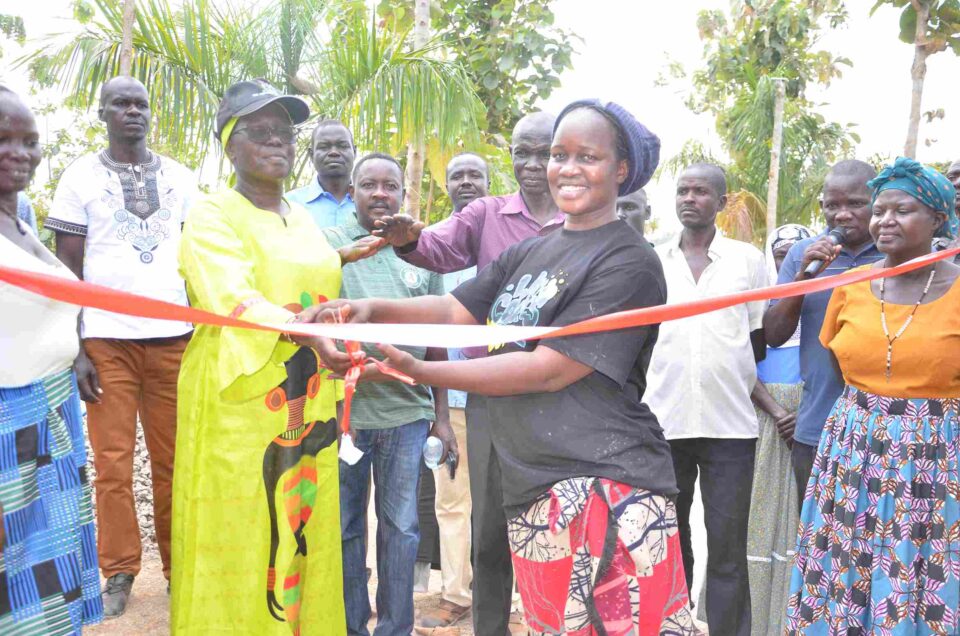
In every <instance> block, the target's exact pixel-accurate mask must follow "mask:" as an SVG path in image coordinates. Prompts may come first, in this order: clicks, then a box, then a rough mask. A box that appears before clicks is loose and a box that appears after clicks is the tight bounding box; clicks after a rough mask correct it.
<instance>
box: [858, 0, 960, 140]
mask: <svg viewBox="0 0 960 636" xmlns="http://www.w3.org/2000/svg"><path fill="white" fill-rule="evenodd" d="M884 5H889V6H892V7H896V8H898V9H902V11H901V12H900V40H901V41H902V42H906V43H907V44H913V45H914V55H913V65H912V67H911V69H910V78H911V80H912V83H913V86H912V88H911V95H910V120H909V122H908V124H907V140H906V143H905V144H904V150H903V154H904V155H906V156H908V157H914V156H916V153H917V135H918V133H919V130H920V110H921V108H920V104H921V102H922V99H923V82H924V79H925V77H926V74H927V58H928V57H930V56H931V55H934V54H936V53H941V52H943V51H946V50H947V49H951V50H953V52H954V53H955V54H957V55H960V0H877V3H876V4H875V5H873V8H872V9H871V10H870V14H871V15H873V13H874V12H875V11H876V10H877V9H879V8H880V7H882V6H884ZM934 112H935V111H934ZM941 117H942V114H941Z"/></svg>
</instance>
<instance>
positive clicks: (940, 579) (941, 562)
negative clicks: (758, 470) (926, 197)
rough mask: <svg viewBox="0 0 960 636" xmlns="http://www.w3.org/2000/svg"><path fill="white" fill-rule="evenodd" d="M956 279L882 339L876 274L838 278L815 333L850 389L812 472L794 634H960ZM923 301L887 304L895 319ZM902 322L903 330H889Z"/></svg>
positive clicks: (791, 609)
mask: <svg viewBox="0 0 960 636" xmlns="http://www.w3.org/2000/svg"><path fill="white" fill-rule="evenodd" d="M958 303H960V282H957V281H955V282H954V283H953V286H952V287H951V288H950V290H948V291H947V293H946V294H944V295H943V296H941V297H940V298H937V299H936V300H933V301H931V302H928V303H924V304H921V305H919V307H917V309H916V314H915V315H914V317H913V320H912V321H911V323H910V324H909V325H908V327H907V329H905V330H904V331H903V333H902V334H901V336H900V337H899V338H897V340H896V341H895V343H894V345H893V348H892V352H891V353H892V355H891V358H890V361H891V365H890V377H889V378H887V376H886V368H887V359H886V356H887V340H886V337H885V336H884V333H883V327H882V325H881V321H880V301H879V299H878V298H877V297H876V296H875V295H874V292H873V291H872V290H871V287H870V283H869V282H864V283H857V284H854V285H848V286H846V287H838V288H837V289H836V290H834V292H833V295H832V296H831V298H830V304H829V305H828V306H827V313H826V317H825V318H824V321H823V329H822V330H821V332H820V342H821V343H822V344H823V346H825V347H827V348H829V349H830V350H831V351H832V352H833V354H834V356H836V359H837V362H838V363H839V365H840V371H841V372H842V373H843V379H844V381H845V382H846V385H847V386H846V387H845V388H844V391H843V393H842V394H841V396H840V398H839V399H838V400H837V402H836V404H835V405H834V407H833V410H832V411H831V412H830V416H829V417H828V418H827V421H826V424H825V426H824V429H823V435H822V436H821V438H820V446H819V449H818V451H817V457H816V460H815V461H814V464H813V473H812V474H811V475H810V481H809V483H808V484H807V492H806V496H805V498H804V504H803V511H802V512H801V514H800V530H799V536H798V539H797V557H796V565H795V566H794V569H793V577H792V580H791V584H790V597H789V605H788V607H787V618H786V629H785V633H786V634H789V635H791V636H792V635H794V634H796V635H800V634H804V635H817V634H851V635H856V634H864V635H866V634H890V635H896V636H901V635H905V634H910V635H913V634H918V635H920V634H923V635H926V634H957V633H960V610H958V605H960V458H958V452H957V451H958V448H960V313H958V312H957V311H956V308H957V306H958ZM914 307H915V305H899V304H892V303H889V302H887V303H885V306H884V314H885V315H886V320H887V321H888V324H889V326H890V329H891V331H893V330H897V329H899V328H900V326H901V325H903V324H904V322H905V321H906V320H907V317H908V316H909V315H910V313H911V311H913V309H914ZM894 333H896V332H894Z"/></svg>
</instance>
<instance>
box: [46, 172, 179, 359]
mask: <svg viewBox="0 0 960 636" xmlns="http://www.w3.org/2000/svg"><path fill="white" fill-rule="evenodd" d="M103 156H104V153H97V154H91V155H85V156H83V157H81V158H79V159H77V160H76V161H75V162H73V163H72V164H71V165H70V167H68V168H67V169H66V170H65V171H64V172H63V176H61V177H60V183H59V184H58V185H57V191H56V194H55V195H54V197H53V204H52V206H51V212H50V216H49V218H48V219H47V221H46V224H45V225H46V227H47V228H50V229H52V230H55V231H57V232H63V233H67V234H77V235H80V236H85V237H86V245H85V248H84V257H83V279H84V280H85V281H87V282H89V283H95V284H97V285H103V286H105V287H111V288H113V289H118V290H120V291H125V292H130V293H133V294H140V295H141V296H148V297H150V298H155V299H157V300H164V301H167V302H171V303H175V304H177V305H184V306H185V305H186V304H187V292H186V288H185V285H184V282H183V279H182V278H181V277H180V274H179V273H178V271H177V268H178V264H177V255H178V251H179V247H180V226H181V224H182V223H183V222H184V220H185V219H186V215H187V210H188V208H189V206H190V204H191V202H192V200H193V199H194V198H195V196H196V193H197V180H196V177H195V176H194V175H193V173H192V172H191V171H190V170H188V169H187V168H185V167H184V166H182V165H180V164H179V163H177V162H175V161H173V160H172V159H168V158H167V157H162V156H160V155H158V154H156V153H152V159H151V161H150V162H148V163H147V164H144V166H143V170H142V172H143V175H144V176H143V177H142V179H143V181H142V182H140V183H147V182H149V181H152V180H154V179H155V180H156V190H155V192H156V197H157V198H156V199H153V198H152V197H153V192H154V190H153V189H152V187H149V186H150V185H151V184H150V183H147V186H148V187H146V188H143V189H139V190H138V188H137V187H136V186H137V183H138V179H137V175H138V174H140V173H139V172H138V173H136V174H134V173H132V172H131V171H130V170H128V169H126V168H125V167H123V166H125V165H126V164H119V166H121V167H119V168H118V167H117V166H116V165H114V166H113V167H108V165H107V162H106V161H105V160H104V159H103ZM138 167H139V166H138ZM124 186H126V188H127V192H126V196H125V192H124ZM138 191H139V192H141V193H146V194H149V196H147V197H146V198H143V199H141V198H137V192H138ZM150 210H153V212H150ZM138 214H139V215H138ZM190 329H192V326H191V325H190V324H189V323H185V322H172V321H166V320H153V319H148V318H138V317H135V316H127V315H122V314H114V313H110V312H105V311H101V310H99V309H89V308H88V309H84V310H83V317H82V333H83V337H84V338H119V339H125V340H133V339H141V338H165V337H171V336H179V335H182V334H185V333H187V332H188V331H190Z"/></svg>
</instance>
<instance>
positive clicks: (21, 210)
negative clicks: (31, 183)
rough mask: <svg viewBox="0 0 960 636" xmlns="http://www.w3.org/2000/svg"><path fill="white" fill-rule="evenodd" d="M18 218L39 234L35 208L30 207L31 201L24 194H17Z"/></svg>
mask: <svg viewBox="0 0 960 636" xmlns="http://www.w3.org/2000/svg"><path fill="white" fill-rule="evenodd" d="M17 216H18V217H20V220H21V221H23V222H24V223H26V224H27V226H28V227H29V228H30V229H31V230H33V233H34V234H37V215H36V213H35V212H34V211H33V206H32V205H30V199H28V198H27V195H25V194H24V193H23V192H17Z"/></svg>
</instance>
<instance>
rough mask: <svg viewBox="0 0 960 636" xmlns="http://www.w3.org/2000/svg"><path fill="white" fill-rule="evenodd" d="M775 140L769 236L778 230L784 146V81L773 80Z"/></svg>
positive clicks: (769, 185)
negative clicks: (781, 151)
mask: <svg viewBox="0 0 960 636" xmlns="http://www.w3.org/2000/svg"><path fill="white" fill-rule="evenodd" d="M773 82H774V84H775V91H776V92H775V96H774V101H773V138H772V139H771V141H770V171H769V173H767V235H769V234H770V232H773V231H774V230H775V229H777V199H778V198H779V196H780V149H781V148H782V146H783V100H784V98H785V95H784V90H785V89H784V86H783V84H784V81H783V80H782V79H775V80H773Z"/></svg>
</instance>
